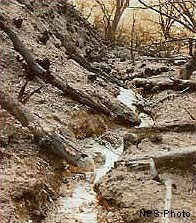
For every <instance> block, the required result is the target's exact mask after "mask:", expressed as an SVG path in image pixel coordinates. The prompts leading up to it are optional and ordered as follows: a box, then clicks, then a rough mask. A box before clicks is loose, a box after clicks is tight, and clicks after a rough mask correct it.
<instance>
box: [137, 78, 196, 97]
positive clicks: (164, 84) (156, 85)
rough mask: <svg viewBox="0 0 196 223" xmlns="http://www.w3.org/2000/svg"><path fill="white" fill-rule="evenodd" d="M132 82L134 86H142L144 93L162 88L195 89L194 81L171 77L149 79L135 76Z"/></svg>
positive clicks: (195, 83)
mask: <svg viewBox="0 0 196 223" xmlns="http://www.w3.org/2000/svg"><path fill="white" fill-rule="evenodd" d="M133 84H134V85H135V86H136V88H142V89H143V90H142V91H143V92H144V93H155V92H159V91H164V90H167V89H169V90H175V91H183V90H185V89H187V90H188V91H196V81H191V80H182V79H174V78H171V79H169V80H167V81H158V80H157V79H156V80H152V79H151V80H150V79H147V78H135V79H133Z"/></svg>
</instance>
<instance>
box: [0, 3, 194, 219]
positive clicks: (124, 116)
mask: <svg viewBox="0 0 196 223" xmlns="http://www.w3.org/2000/svg"><path fill="white" fill-rule="evenodd" d="M69 2H70V1H65V0H58V1H52V0H47V1H36V0H26V1H24V0H12V1H8V0H2V1H1V3H0V9H1V15H0V18H1V21H0V26H1V27H0V28H1V33H0V35H1V42H2V44H1V46H0V48H1V53H2V57H1V63H0V66H1V71H2V75H1V82H2V83H1V84H2V87H1V91H0V93H1V109H0V123H1V126H2V128H1V130H0V147H1V148H0V154H1V157H0V160H1V165H0V167H1V170H0V173H1V174H0V181H1V182H2V183H1V195H2V196H1V209H2V211H1V221H2V222H20V223H27V222H29V223H30V222H31V223H52V222H59V223H60V222H61V223H74V222H80V223H89V222H90V223H108V222H110V223H129V222H137V223H138V222H150V223H155V222H167V223H169V222H172V223H177V222H180V223H182V222H187V223H193V222H195V217H196V213H195V210H194V206H195V205H194V202H195V199H196V188H195V185H196V184H195V182H196V175H195V146H196V144H195V131H196V122H195V120H196V116H195V99H196V93H195V86H196V76H195V75H194V72H192V71H194V70H195V51H194V38H192V37H190V36H189V35H190V34H189V35H188V36H189V37H187V38H188V39H186V41H189V42H191V41H192V49H191V43H190V44H189V51H190V55H187V53H186V52H185V51H184V50H185V49H184V48H183V47H184V46H183V47H182V52H180V51H179V53H180V54H178V53H177V52H178V50H180V48H181V46H180V44H182V42H183V40H182V41H181V43H179V45H176V46H175V47H176V49H175V47H174V48H172V47H171V48H172V49H170V48H169V44H168V43H166V45H164V44H165V43H156V44H150V46H149V43H148V46H147V47H143V46H142V45H141V46H137V44H140V40H141V39H137V38H140V37H141V38H143V37H142V36H143V34H145V32H144V33H143V34H142V35H139V33H138V35H136V34H137V33H134V32H135V31H137V32H140V31H141V32H143V31H144V30H142V24H141V29H139V30H137V29H135V31H134V32H133V34H134V35H133V36H132V37H131V38H133V41H136V39H137V44H136V42H134V43H133V45H132V46H131V47H130V46H127V45H126V44H125V43H124V42H118V41H121V38H124V34H123V35H121V33H119V40H118V41H117V42H115V41H114V42H110V41H109V42H110V43H108V40H107V41H106V40H105V38H104V37H103V35H102V33H101V32H100V30H99V29H98V30H97V29H96V28H95V24H94V25H92V24H91V23H90V22H88V20H87V19H85V18H84V17H83V16H82V15H81V13H80V12H79V11H78V10H77V7H75V6H73V5H71V4H70V3H69ZM78 2H80V1H78ZM96 2H98V1H96ZM122 2H125V1H122ZM78 4H79V3H78ZM85 4H86V2H85ZM85 4H84V6H85ZM130 4H132V3H131V2H130ZM184 4H188V3H184ZM167 5H168V4H167ZM177 6H178V3H175V7H177ZM182 7H183V6H182ZM188 8H189V7H188ZM88 9H90V7H88ZM94 9H95V10H97V9H98V7H92V9H90V10H91V11H90V14H89V17H90V16H91V15H93V10H94ZM127 10H132V9H131V8H129V9H127ZM134 10H135V9H134ZM142 10H143V9H142ZM84 11H85V10H83V13H84ZM114 12H115V10H114ZM143 12H144V11H143ZM98 14H99V13H98ZM139 15H143V13H139V14H138V16H139ZM87 17H88V16H87ZM109 17H110V16H109ZM111 18H112V16H111ZM130 18H131V17H130ZM192 19H194V18H192ZM95 20H96V18H95ZM138 21H140V20H139V19H138ZM95 22H96V21H95ZM98 23H99V22H98ZM136 23H137V21H136ZM98 25H99V24H98ZM135 25H136V27H135V28H137V24H135ZM146 28H147V26H146V27H145V29H146ZM178 28H179V27H178ZM122 29H123V27H122ZM108 30H109V29H108ZM152 30H153V29H152ZM159 30H160V28H159ZM119 31H120V30H119ZM153 31H154V30H153ZM159 33H160V31H159V32H157V35H159ZM140 34H141V33H140ZM145 35H146V34H145ZM147 35H149V39H151V37H152V36H150V34H149V33H148V32H147ZM135 38H136V39H135ZM161 38H162V37H161ZM143 39H145V38H143ZM173 40H175V38H174V39H173ZM142 41H144V40H142ZM150 41H151V40H150ZM168 41H170V40H168ZM175 41H176V40H175ZM178 41H179V40H178ZM134 44H135V45H134ZM141 44H142V43H141ZM160 44H163V45H160ZM155 45H156V47H157V48H156V47H155ZM182 45H183V44H182ZM153 48H156V49H155V51H156V52H155V51H153V50H152V49H153ZM146 49H147V50H146ZM142 51H145V52H144V53H145V54H146V55H150V56H145V55H144V54H142ZM153 52H154V53H153ZM168 52H170V55H167V54H168ZM156 55H157V56H158V57H157V56H156ZM178 69H179V72H177V70H178ZM185 79H186V80H185ZM19 101H20V102H22V104H21V103H20V102H19ZM55 154H56V155H55ZM87 160H88V161H90V162H83V161H87ZM84 163H87V165H85V166H84V165H83V164H84ZM84 167H85V168H84ZM143 209H145V210H150V211H153V210H160V211H163V209H168V211H171V210H174V211H175V212H180V213H181V211H182V210H184V211H186V212H187V213H190V216H189V217H187V218H182V216H181V217H179V218H171V216H163V215H160V216H158V218H156V217H154V216H153V215H150V216H149V217H146V216H140V214H139V213H140V211H141V210H143Z"/></svg>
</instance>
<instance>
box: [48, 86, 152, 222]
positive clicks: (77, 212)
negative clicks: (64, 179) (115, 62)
mask: <svg viewBox="0 0 196 223" xmlns="http://www.w3.org/2000/svg"><path fill="white" fill-rule="evenodd" d="M117 98H118V99H119V100H120V101H121V102H122V103H124V104H125V105H127V106H128V107H130V108H132V109H133V110H135V109H136V108H135V107H134V106H133V105H132V103H133V102H136V101H137V100H138V97H136V94H135V92H134V91H132V90H127V89H124V88H121V91H120V94H119V95H118V97H117ZM140 118H141V124H140V127H143V126H148V125H152V124H153V121H152V119H151V118H150V117H149V116H147V115H146V114H140ZM122 141H123V140H122ZM85 147H86V148H88V152H90V153H96V152H99V153H101V155H102V157H104V163H103V164H102V165H100V166H98V167H96V168H95V170H94V172H87V173H85V180H81V179H79V180H76V181H73V184H72V185H71V187H70V188H67V187H66V186H65V187H66V188H65V191H66V194H65V196H62V197H60V198H59V199H58V204H57V207H58V208H57V210H56V211H55V212H56V213H54V214H55V222H59V223H60V222H61V223H68V222H69V223H74V222H79V223H98V222H99V221H98V210H99V206H98V204H97V197H96V193H95V192H94V190H93V186H94V184H95V183H96V182H98V181H99V180H100V179H101V178H102V177H103V176H104V175H105V174H106V173H107V172H108V171H109V170H110V169H111V168H112V167H113V165H114V162H115V161H117V160H118V159H119V157H120V155H121V154H122V152H123V143H121V145H119V146H118V147H117V148H114V147H112V146H111V145H110V144H108V145H107V146H106V145H100V144H99V142H97V141H96V140H95V139H93V138H90V139H86V141H85ZM63 187H64V185H63ZM50 220H51V219H50ZM50 220H49V221H47V220H46V223H47V222H51V221H50Z"/></svg>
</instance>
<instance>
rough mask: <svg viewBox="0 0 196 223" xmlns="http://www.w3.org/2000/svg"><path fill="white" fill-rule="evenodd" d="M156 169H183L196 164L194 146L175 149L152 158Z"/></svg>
mask: <svg viewBox="0 0 196 223" xmlns="http://www.w3.org/2000/svg"><path fill="white" fill-rule="evenodd" d="M152 158H153V160H154V162H155V165H156V168H157V169H161V168H163V167H166V168H167V167H174V168H180V169H184V168H187V167H189V168H190V167H192V165H194V164H196V146H189V147H185V148H179V149H175V150H173V151H169V152H167V153H165V154H161V155H156V156H153V157H152Z"/></svg>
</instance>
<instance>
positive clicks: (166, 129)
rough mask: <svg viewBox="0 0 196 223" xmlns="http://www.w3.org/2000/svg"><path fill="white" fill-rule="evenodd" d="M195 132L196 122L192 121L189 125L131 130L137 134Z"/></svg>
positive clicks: (167, 125)
mask: <svg viewBox="0 0 196 223" xmlns="http://www.w3.org/2000/svg"><path fill="white" fill-rule="evenodd" d="M195 131H196V121H190V122H187V123H180V122H176V123H175V124H166V125H157V126H150V127H140V128H134V129H132V130H131V132H133V133H137V134H149V133H163V132H195Z"/></svg>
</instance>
